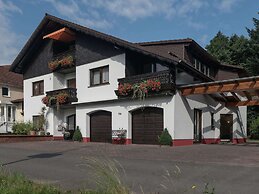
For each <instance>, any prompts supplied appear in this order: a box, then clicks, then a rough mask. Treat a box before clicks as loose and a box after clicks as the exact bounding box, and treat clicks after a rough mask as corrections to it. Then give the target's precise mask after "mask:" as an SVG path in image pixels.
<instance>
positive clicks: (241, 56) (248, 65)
mask: <svg viewBox="0 0 259 194" xmlns="http://www.w3.org/2000/svg"><path fill="white" fill-rule="evenodd" d="M253 23H254V28H252V29H248V28H247V29H246V30H247V33H248V38H246V37H244V36H238V35H236V34H234V35H232V36H230V37H228V36H226V35H224V34H223V33H222V32H220V31H219V32H218V33H217V34H216V36H215V37H214V38H213V39H212V40H211V41H210V43H209V45H207V46H206V49H207V51H208V52H209V53H210V54H211V55H212V56H214V57H216V58H217V59H218V60H219V61H220V62H222V63H228V64H231V65H240V66H242V67H244V68H245V70H246V71H247V72H248V74H250V75H253V76H258V75H259V20H258V19H256V18H253ZM258 117H259V107H258V106H250V107H248V112H247V122H248V127H249V126H251V124H252V123H253V121H254V120H255V119H256V118H258Z"/></svg>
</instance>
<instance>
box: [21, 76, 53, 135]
mask: <svg viewBox="0 0 259 194" xmlns="http://www.w3.org/2000/svg"><path fill="white" fill-rule="evenodd" d="M41 80H44V93H46V91H51V90H53V86H54V76H53V73H51V74H47V75H43V76H39V77H35V78H31V79H26V80H24V86H23V87H24V121H32V116H34V115H39V114H40V112H41V108H42V107H43V106H44V104H42V102H41V99H42V98H43V97H44V96H45V94H44V95H40V96H32V83H33V82H37V81H41ZM46 116H47V120H48V121H47V125H46V130H47V132H50V133H51V134H53V122H54V114H53V109H51V108H47V111H46Z"/></svg>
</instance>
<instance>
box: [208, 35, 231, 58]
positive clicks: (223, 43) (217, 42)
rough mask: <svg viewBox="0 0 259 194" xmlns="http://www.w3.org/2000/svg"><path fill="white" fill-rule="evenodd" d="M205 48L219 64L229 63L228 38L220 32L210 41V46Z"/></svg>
mask: <svg viewBox="0 0 259 194" xmlns="http://www.w3.org/2000/svg"><path fill="white" fill-rule="evenodd" d="M205 48H206V49H207V51H208V52H209V53H210V54H211V55H213V56H214V57H216V58H217V59H218V60H219V61H220V62H225V63H228V62H229V60H230V56H229V52H230V51H229V38H228V37H227V36H226V35H224V34H223V33H222V32H221V31H219V32H218V33H217V34H216V36H215V37H214V38H213V39H212V40H211V41H210V44H209V45H207V46H206V47H205Z"/></svg>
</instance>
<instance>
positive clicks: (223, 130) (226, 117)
mask: <svg viewBox="0 0 259 194" xmlns="http://www.w3.org/2000/svg"><path fill="white" fill-rule="evenodd" d="M232 131H233V115H232V114H221V115H220V139H232Z"/></svg>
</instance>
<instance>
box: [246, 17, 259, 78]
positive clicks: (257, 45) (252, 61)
mask: <svg viewBox="0 0 259 194" xmlns="http://www.w3.org/2000/svg"><path fill="white" fill-rule="evenodd" d="M253 22H254V28H253V29H248V28H247V32H248V35H249V38H250V39H249V46H248V50H249V57H248V58H247V62H246V65H247V68H248V70H249V72H250V73H251V74H252V75H259V20H258V19H256V18H253Z"/></svg>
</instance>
